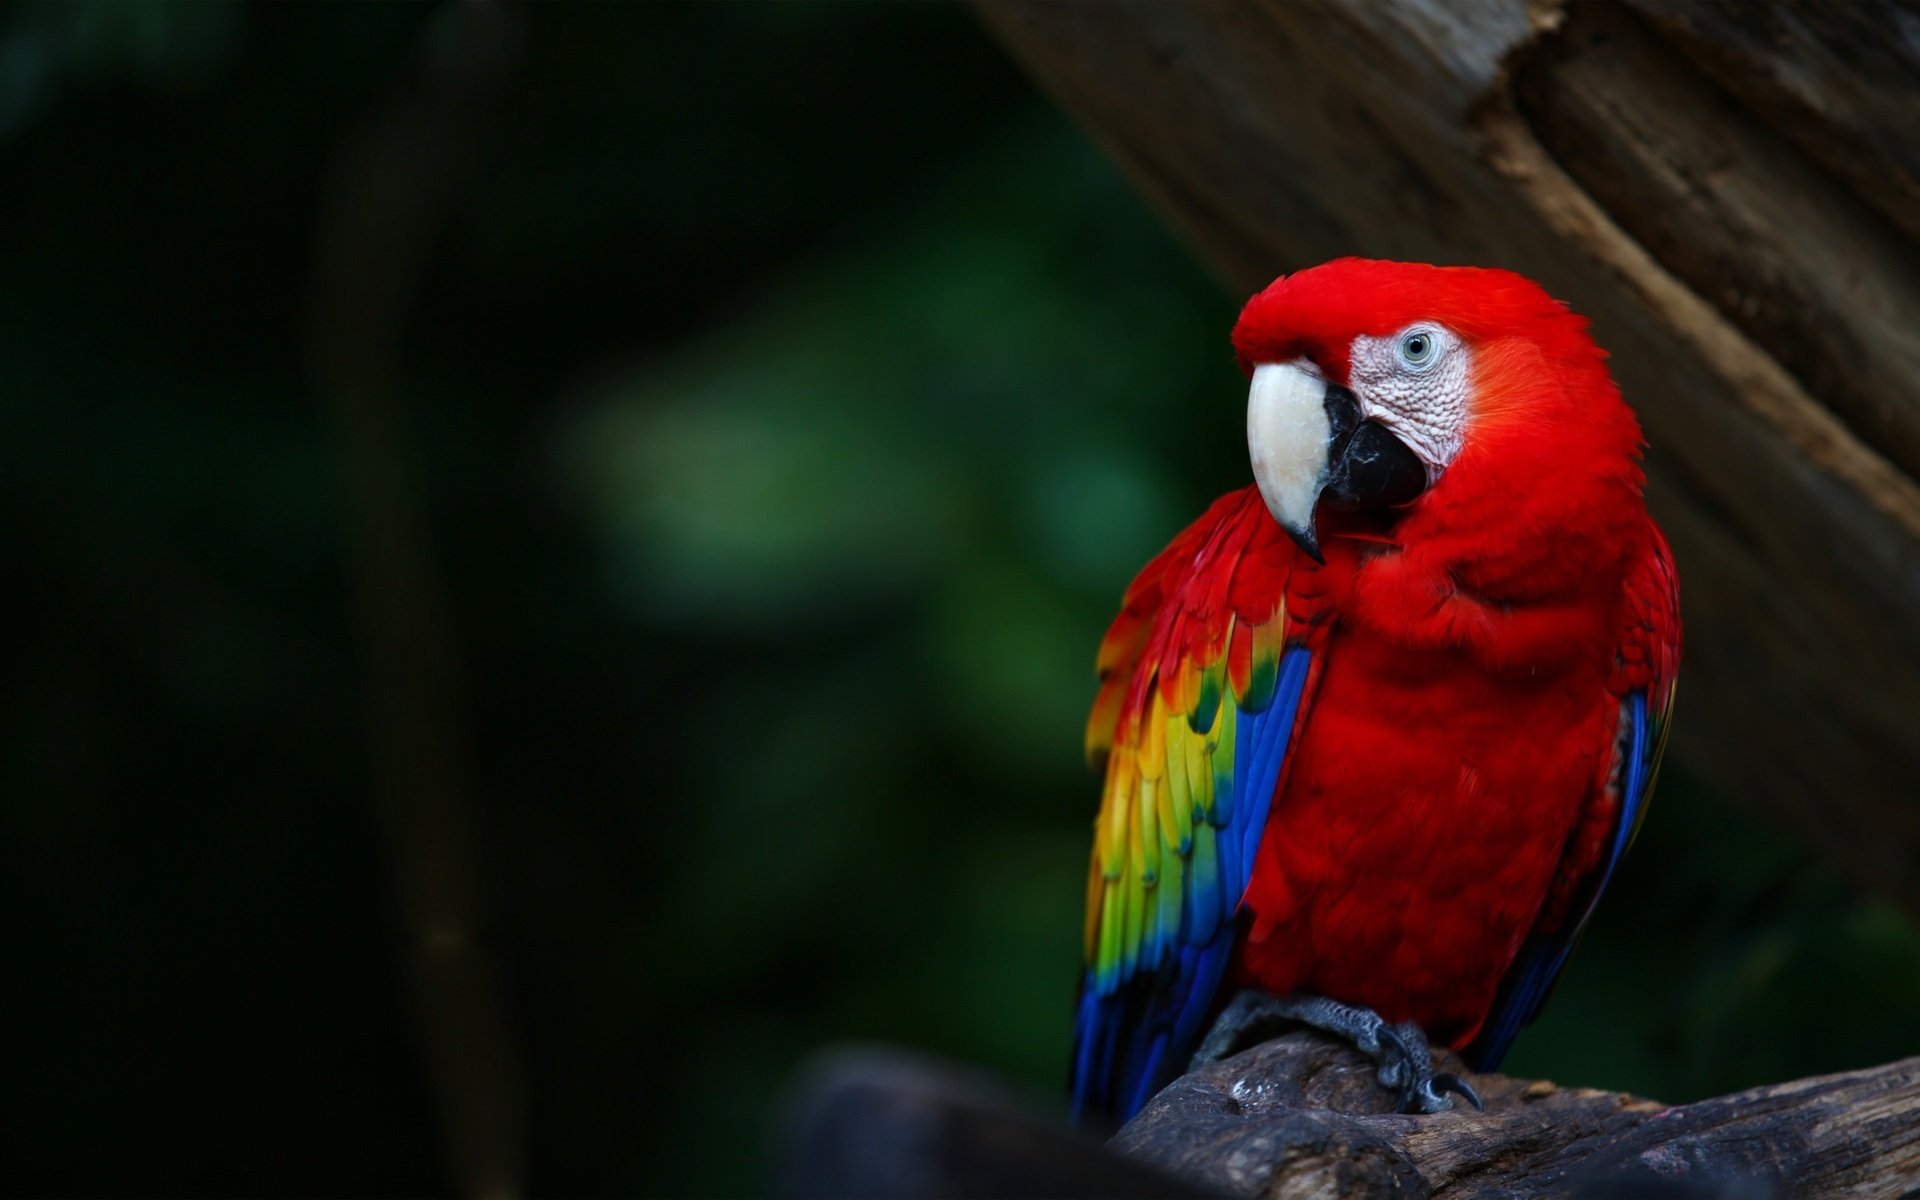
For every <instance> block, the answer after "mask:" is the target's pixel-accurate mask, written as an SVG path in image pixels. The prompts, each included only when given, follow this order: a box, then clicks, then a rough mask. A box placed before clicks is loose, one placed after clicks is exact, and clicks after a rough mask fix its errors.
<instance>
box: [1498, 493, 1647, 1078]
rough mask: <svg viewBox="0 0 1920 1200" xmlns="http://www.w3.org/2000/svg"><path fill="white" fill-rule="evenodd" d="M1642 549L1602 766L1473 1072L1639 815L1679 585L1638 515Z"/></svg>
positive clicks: (1545, 979)
mask: <svg viewBox="0 0 1920 1200" xmlns="http://www.w3.org/2000/svg"><path fill="white" fill-rule="evenodd" d="M1648 531H1649V534H1650V537H1649V539H1648V543H1647V551H1646V553H1645V554H1644V555H1643V556H1642V558H1641V560H1640V562H1639V563H1638V564H1637V565H1636V567H1635V569H1634V570H1633V571H1631V572H1629V574H1628V577H1627V621H1626V630H1625V633H1624V636H1623V637H1622V638H1621V641H1620V645H1619V648H1618V652H1617V654H1616V658H1615V661H1616V666H1615V671H1614V678H1613V683H1612V686H1611V687H1610V688H1609V698H1608V705H1609V708H1611V709H1612V710H1614V711H1616V712H1617V713H1618V724H1617V726H1616V728H1617V729H1618V733H1617V734H1616V736H1615V738H1614V744H1613V745H1612V747H1611V748H1610V753H1609V754H1608V756H1607V759H1606V761H1607V762H1608V764H1609V765H1608V774H1607V778H1606V779H1605V780H1604V781H1602V782H1601V784H1600V786H1597V787H1596V788H1595V789H1594V794H1593V796H1592V799H1591V802H1590V803H1589V806H1588V810H1587V813H1586V815H1585V816H1584V817H1583V818H1582V819H1581V820H1580V821H1579V822H1577V823H1576V826H1575V829H1574V832H1573V836H1572V838H1571V839H1570V840H1569V843H1568V847H1567V852H1566V855H1565V857H1564V858H1563V859H1562V861H1561V867H1560V878H1559V886H1558V887H1556V889H1555V891H1554V892H1553V893H1551V894H1550V895H1549V896H1548V898H1547V902H1546V903H1545V904H1544V905H1543V906H1542V908H1541V915H1540V917H1539V919H1538V920H1537V921H1536V922H1535V924H1534V928H1533V930H1532V931H1531V932H1530V933H1529V934H1528V935H1527V939H1526V941H1525V942H1524V943H1522V944H1521V947H1520V953H1519V954H1518V955H1517V956H1515V958H1514V961H1513V965H1512V966H1511V967H1510V968H1508V970H1507V975H1506V978H1505V979H1503V980H1502V981H1501V984H1500V990H1499V992H1498V994H1497V995H1496V997H1495V999H1494V1003H1493V1008H1492V1010H1491V1012H1490V1013H1489V1015H1488V1017H1487V1020H1486V1021H1485V1023H1484V1024H1482V1025H1481V1027H1480V1032H1479V1033H1478V1034H1476V1035H1475V1037H1474V1040H1473V1042H1472V1043H1471V1044H1470V1045H1469V1046H1468V1047H1467V1049H1466V1051H1465V1054H1464V1057H1465V1058H1466V1061H1467V1065H1468V1066H1470V1067H1472V1068H1473V1069H1474V1070H1476V1071H1489V1070H1492V1069H1494V1068H1495V1067H1497V1066H1499V1065H1500V1060H1501V1059H1502V1058H1504V1057H1506V1053H1507V1049H1508V1048H1509V1047H1510V1046H1512V1045H1513V1039H1514V1038H1515V1037H1516V1036H1518V1035H1519V1033H1520V1030H1521V1029H1522V1028H1523V1027H1525V1026H1526V1025H1527V1024H1528V1023H1530V1022H1531V1021H1532V1020H1533V1019H1534V1018H1535V1017H1536V1016H1538V1015H1539V1014H1540V1009H1541V1008H1542V1007H1543V1006H1544V1005H1545V1004H1546V1002H1547V997H1548V995H1549V994H1551V993H1552V991H1553V984H1554V980H1555V979H1556V978H1557V977H1558V976H1559V974H1560V968H1561V967H1562V966H1563V965H1565V963H1566V961H1567V954H1568V952H1569V951H1571V950H1572V949H1573V943H1574V939H1576V938H1578V937H1579V936H1580V931H1581V930H1582V929H1584V928H1586V924H1587V920H1588V918H1590V917H1591V916H1592V915H1593V910H1594V906H1595V905H1597V904H1598V903H1599V902H1600V894H1601V892H1603V891H1605V890H1606V886H1607V883H1608V881H1610V880H1611V879H1612V878H1613V872H1614V869H1615V868H1616V867H1618V866H1619V865H1620V860H1621V859H1622V858H1623V857H1625V856H1626V853H1627V847H1629V846H1631V845H1632V844H1633V839H1634V835H1635V834H1637V833H1638V832H1639V831H1640V822H1641V821H1642V820H1643V819H1644V818H1645V817H1646V815H1647V802H1648V800H1649V798H1650V797H1651V796H1652V794H1653V785H1654V780H1655V778H1656V776H1657V775H1658V774H1659V769H1660V757H1661V755H1662V753H1663V752H1664V751H1665V750H1666V745H1667V731H1668V728H1669V725H1670V721H1669V718H1671V717H1672V715H1673V696H1674V682H1675V677H1676V675H1677V674H1678V672H1679V666H1680V591H1679V583H1678V580H1677V578H1676V576H1675V574H1674V570H1673V555H1672V552H1671V551H1669V550H1668V549H1667V543H1666V539H1665V538H1663V537H1662V536H1661V535H1660V531H1659V530H1658V529H1657V528H1654V527H1653V525H1652V523H1651V522H1649V523H1648Z"/></svg>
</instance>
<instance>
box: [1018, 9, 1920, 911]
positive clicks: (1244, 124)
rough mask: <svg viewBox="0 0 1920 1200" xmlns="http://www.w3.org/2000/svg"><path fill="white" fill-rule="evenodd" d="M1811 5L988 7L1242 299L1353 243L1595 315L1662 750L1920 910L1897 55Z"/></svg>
mask: <svg viewBox="0 0 1920 1200" xmlns="http://www.w3.org/2000/svg"><path fill="white" fill-rule="evenodd" d="M1837 7H1840V8H1844V9H1847V10H1849V13H1848V15H1844V16H1834V15H1831V7H1826V8H1823V7H1821V6H1806V7H1803V8H1794V9H1791V10H1790V11H1789V10H1786V9H1783V8H1780V7H1778V6H1767V5H1748V4H1739V5H1718V4H1705V5H1698V4H1686V5H1673V4H1669V3H1665V2H1664V0H1637V2H1636V5H1635V6H1634V7H1632V8H1620V7H1617V6H1605V5H1573V6H1567V7H1563V6H1562V5H1561V4H1560V3H1557V2H1555V0H1410V2H1407V3H1398V4H1380V3H1352V2H1348V0H1267V2H1264V3H1247V4H1232V5H1227V4H1218V5H1213V4H1159V3H1134V2H1127V3H1115V4H1103V5H1072V4H1024V3H1014V2H1010V0H981V12H982V13H983V15H984V17H985V19H986V21H987V23H988V25H989V26H990V27H991V28H992V29H993V30H994V31H995V32H996V33H997V34H998V35H999V36H1000V37H1001V38H1002V40H1003V41H1004V42H1005V43H1006V44H1007V46H1008V47H1009V49H1010V50H1011V51H1012V52H1013V53H1014V55H1015V56H1016V57H1017V58H1019V59H1020V61H1021V62H1023V63H1024V64H1025V65H1026V67H1027V68H1028V70H1029V71H1031V72H1032V74H1033V75H1034V76H1035V77H1036V78H1037V79H1038V80H1039V81H1040V82H1041V84H1042V85H1043V86H1044V87H1046V88H1047V89H1048V90H1049V91H1050V92H1051V93H1052V94H1053V95H1054V96H1055V97H1056V98H1057V99H1058V100H1059V102H1060V103H1061V104H1062V105H1063V106H1064V107H1065V108H1066V109H1067V110H1068V111H1069V112H1071V113H1073V114H1074V115H1075V116H1076V117H1078V118H1079V119H1080V120H1081V121H1082V122H1083V123H1084V124H1086V126H1087V127H1088V128H1089V129H1090V130H1091V131H1092V132H1093V134H1094V136H1095V137H1096V138H1098V139H1099V140H1100V141H1101V142H1102V143H1103V144H1104V145H1105V146H1106V147H1107V148H1108V150H1109V151H1110V152H1111V153H1112V154H1113V155H1114V156H1115V157H1116V158H1117V159H1118V160H1119V161H1120V163H1121V164H1122V165H1123V167H1124V168H1125V169H1126V170H1127V171H1128V172H1129V173H1130V174H1131V176H1132V177H1133V179H1134V180H1135V181H1136V183H1137V184H1138V185H1139V186H1140V188H1141V189H1142V190H1143V191H1144V192H1145V193H1146V194H1147V195H1148V196H1149V197H1150V198H1151V199H1152V200H1153V201H1154V202H1155V203H1156V204H1157V205H1158V206H1159V207H1160V208H1161V209H1162V210H1163V211H1164V212H1165V213H1166V214H1167V215H1168V217H1169V218H1170V219H1171V220H1172V221H1173V223H1174V224H1175V225H1176V226H1177V227H1178V228H1179V229H1180V230H1181V231H1182V232H1183V233H1184V234H1185V235H1186V236H1187V237H1188V238H1189V239H1190V240H1191V241H1192V242H1193V244H1194V245H1195V246H1196V247H1197V248H1198V249H1199V251H1200V252H1201V253H1202V254H1203V255H1204V256H1205V257H1206V259H1207V260H1208V261H1209V262H1210V263H1212V264H1213V266H1214V267H1215V269H1216V270H1218V271H1219V273H1220V274H1221V275H1222V277H1223V278H1224V279H1225V280H1227V281H1228V283H1229V284H1230V286H1232V287H1233V288H1234V289H1235V290H1236V291H1239V292H1243V293H1244V292H1249V291H1251V290H1252V289H1254V288H1257V287H1259V286H1261V285H1263V284H1265V283H1266V282H1267V281H1268V280H1270V279H1271V278H1272V277H1273V276H1274V275H1276V274H1278V273H1280V272H1282V271H1286V270H1291V269H1294V268H1297V267H1300V266H1304V265H1307V264H1309V263H1312V262H1316V261H1320V260H1323V259H1326V258H1330V257H1333V256H1336V255H1339V254H1366V255H1373V256H1378V257H1390V258H1410V259H1425V260H1429V261H1441V262H1474V263H1481V264H1491V265H1502V266H1508V267H1511V268H1513V269H1515V270H1518V271H1521V272H1523V273H1525V274H1528V275H1531V276H1533V277H1534V278H1536V279H1539V280H1540V281H1541V282H1542V283H1543V284H1545V285H1546V286H1547V287H1548V288H1549V289H1550V290H1552V291H1553V292H1554V293H1555V294H1557V295H1560V296H1562V297H1564V298H1566V299H1567V300H1568V301H1570V302H1571V303H1573V304H1574V305H1575V306H1576V307H1577V308H1578V309H1579V310H1580V311H1582V312H1584V313H1585V314H1587V315H1588V316H1589V317H1591V318H1592V319H1593V322H1594V326H1595V332H1596V334H1597V336H1598V337H1599V339H1600V341H1601V343H1602V344H1603V345H1605V346H1607V347H1608V348H1609V349H1610V350H1611V351H1612V353H1613V366H1614V370H1615V373H1616V375H1617V376H1618V378H1619V379H1620V382H1621V385H1622V388H1623V389H1624V391H1625V392H1626V395H1627V398H1628V399H1629V400H1630V401H1631V402H1632V403H1633V404H1634V406H1635V407H1636V409H1637V410H1638V411H1639V413H1640V415H1641V419H1642V422H1643V424H1644V425H1645V428H1646V431H1647V435H1648V438H1649V441H1650V442H1651V444H1652V448H1651V451H1650V453H1649V458H1648V468H1649V474H1650V478H1651V485H1650V488H1649V499H1650V502H1651V503H1652V505H1653V507H1654V509H1655V512H1656V515H1657V516H1658V517H1659V518H1660V520H1661V522H1662V524H1663V525H1664V526H1665V528H1666V529H1667V531H1668V533H1669V535H1670V537H1671V539H1672V541H1673V543H1674V546H1675V550H1676V554H1677V557H1678V559H1679V563H1680V568H1681V576H1682V593H1683V598H1684V602H1685V605H1686V617H1687V633H1688V646H1687V661H1686V666H1685V670H1684V672H1683V674H1684V677H1685V682H1684V684H1683V685H1682V688H1681V693H1682V699H1681V701H1680V706H1681V710H1682V711H1681V713H1680V716H1679V720H1678V721H1677V723H1676V726H1675V740H1674V754H1675V757H1676V759H1678V760H1679V761H1681V762H1683V763H1684V764H1685V765H1686V766H1688V767H1689V768H1691V769H1693V770H1695V771H1697V772H1699V773H1701V774H1703V775H1704V776H1706V777H1707V778H1709V779H1710V780H1712V781H1713V782H1715V783H1716V784H1718V785H1719V786H1720V787H1721V788H1722V789H1724V790H1726V791H1727V792H1729V793H1731V794H1734V795H1740V796H1747V797H1751V798H1752V799H1753V801H1754V802H1755V803H1756V804H1757V805H1759V806H1761V807H1763V808H1764V809H1765V810H1766V811H1768V812H1769V813H1771V814H1772V815H1773V816H1775V817H1776V818H1777V819H1778V820H1780V821H1781V822H1783V823H1784V824H1786V825H1787V826H1788V827H1789V828H1791V829H1792V830H1793V831H1795V832H1796V833H1797V834H1798V835H1799V836H1800V837H1801V838H1802V839H1803V840H1805V841H1806V842H1807V843H1809V844H1810V845H1813V846H1815V847H1817V848H1819V849H1820V850H1822V851H1823V852H1824V853H1825V854H1827V855H1828V856H1829V857H1831V858H1832V859H1833V860H1834V861H1835V862H1837V863H1838V864H1840V865H1841V866H1842V867H1843V868H1845V869H1846V870H1847V871H1849V872H1850V873H1851V874H1852V875H1853V876H1854V877H1855V878H1856V879H1857V880H1859V881H1862V882H1863V883H1865V884H1867V885H1870V886H1872V887H1874V888H1876V889H1878V890H1879V891H1881V892H1882V893H1884V894H1886V895H1888V896H1889V897H1892V898H1894V899H1896V900H1897V901H1899V902H1900V903H1902V904H1904V905H1905V906H1906V908H1907V909H1908V910H1909V911H1910V912H1915V913H1920V789H1916V788H1915V787H1914V786H1913V781H1914V780H1915V779H1916V778H1920V737H1916V736H1915V735H1914V727H1915V719H1916V714H1920V484H1917V483H1916V482H1915V475H1916V473H1920V320H1916V317H1917V316H1920V251H1917V250H1916V240H1915V239H1916V237H1920V218H1916V217H1915V216H1914V213H1915V209H1914V208H1913V206H1912V201H1911V199H1910V197H1912V196H1915V195H1920V189H1916V184H1915V173H1916V171H1920V150H1917V149H1916V143H1917V142H1920V134H1917V133H1916V130H1920V121H1916V120H1913V119H1911V116H1912V114H1913V113H1914V112H1915V111H1916V106H1917V105H1920V99H1916V91H1915V90H1914V89H1913V88H1912V87H1911V84H1910V82H1908V81H1910V80H1912V79H1913V78H1916V77H1920V50H1917V49H1916V43H1915V42H1914V40H1913V39H1910V38H1909V39H1903V38H1900V37H1897V36H1894V34H1895V33H1897V31H1898V27H1900V25H1901V22H1903V21H1906V22H1911V21H1912V19H1913V17H1912V15H1911V13H1910V12H1907V11H1895V10H1893V9H1892V8H1890V7H1888V6H1880V5H1844V6H1837ZM1823 13H1824V14H1828V15H1821V14H1823ZM1856 62H1859V63H1864V64H1866V66H1864V67H1862V68H1859V69H1852V68H1851V67H1850V64H1853V63H1856Z"/></svg>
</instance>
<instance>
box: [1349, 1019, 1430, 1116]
mask: <svg viewBox="0 0 1920 1200" xmlns="http://www.w3.org/2000/svg"><path fill="white" fill-rule="evenodd" d="M1375 1036H1376V1037H1378V1038H1379V1039H1380V1043H1379V1045H1378V1046H1377V1047H1375V1048H1374V1049H1372V1050H1369V1049H1368V1048H1367V1047H1365V1046H1362V1047H1360V1049H1361V1050H1362V1051H1365V1052H1366V1053H1369V1054H1374V1055H1377V1056H1378V1057H1379V1059H1380V1070H1379V1072H1378V1073H1377V1074H1376V1075H1375V1076H1374V1078H1376V1079H1378V1080H1379V1081H1380V1086H1381V1087H1390V1088H1399V1089H1400V1106H1401V1110H1402V1111H1406V1105H1407V1103H1408V1100H1409V1099H1410V1097H1411V1096H1412V1092H1413V1081H1414V1079H1415V1077H1417V1076H1418V1075H1419V1072H1418V1071H1416V1070H1415V1069H1414V1066H1413V1047H1411V1046H1409V1045H1407V1042H1406V1039H1405V1038H1402V1037H1401V1036H1400V1033H1399V1031H1398V1030H1396V1029H1394V1028H1393V1027H1392V1026H1390V1025H1382V1026H1381V1027H1380V1028H1379V1030H1378V1031H1377V1032H1376V1033H1375Z"/></svg>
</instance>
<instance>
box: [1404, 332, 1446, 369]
mask: <svg viewBox="0 0 1920 1200" xmlns="http://www.w3.org/2000/svg"><path fill="white" fill-rule="evenodd" d="M1439 357H1440V339H1439V338H1437V337H1435V336H1434V334H1433V331H1432V330H1431V329H1420V328H1415V329H1409V330H1407V332H1405V333H1403V334H1401V335H1400V361H1401V362H1402V363H1404V364H1406V366H1407V367H1408V368H1410V369H1411V370H1415V371H1424V370H1426V369H1427V368H1428V367H1431V366H1432V365H1433V364H1434V363H1435V362H1436V361H1437V360H1438V359H1439Z"/></svg>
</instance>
